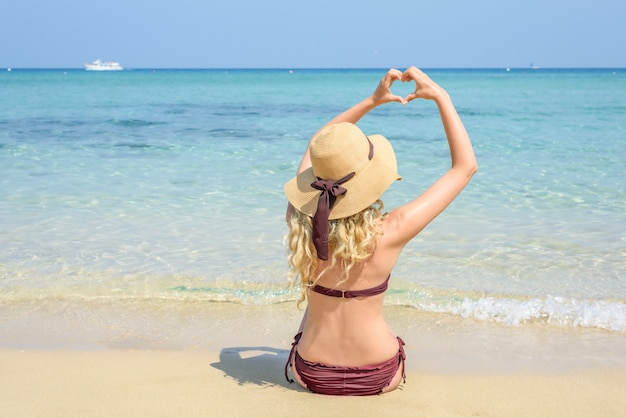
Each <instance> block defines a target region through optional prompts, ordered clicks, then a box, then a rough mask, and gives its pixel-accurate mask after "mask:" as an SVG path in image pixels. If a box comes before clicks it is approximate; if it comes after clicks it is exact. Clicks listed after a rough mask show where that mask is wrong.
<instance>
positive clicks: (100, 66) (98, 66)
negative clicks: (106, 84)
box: [85, 60, 124, 71]
mask: <svg viewBox="0 0 626 418" xmlns="http://www.w3.org/2000/svg"><path fill="white" fill-rule="evenodd" d="M123 69H124V68H122V66H121V65H120V63H119V62H112V61H107V62H103V61H100V60H95V61H94V62H92V63H91V64H85V70H87V71H120V70H123Z"/></svg>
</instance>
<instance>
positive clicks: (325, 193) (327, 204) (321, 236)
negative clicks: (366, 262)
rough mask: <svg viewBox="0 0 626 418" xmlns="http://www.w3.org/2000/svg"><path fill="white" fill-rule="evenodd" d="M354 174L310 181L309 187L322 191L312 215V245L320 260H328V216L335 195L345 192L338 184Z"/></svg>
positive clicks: (335, 197)
mask: <svg viewBox="0 0 626 418" xmlns="http://www.w3.org/2000/svg"><path fill="white" fill-rule="evenodd" d="M354 174H355V173H354V172H352V173H350V174H348V175H347V176H345V177H342V178H340V179H339V180H336V181H333V180H322V179H317V180H316V181H314V182H313V183H311V187H313V188H314V189H317V190H321V191H322V193H321V194H320V196H319V199H318V200H317V211H316V212H315V215H314V216H313V245H315V250H316V251H317V258H319V259H320V260H328V216H329V215H330V211H331V209H332V208H333V205H334V204H335V200H337V197H338V196H341V195H343V194H345V193H346V192H347V190H346V188H345V187H341V186H340V184H342V183H345V182H346V181H348V180H350V179H351V178H352V177H354Z"/></svg>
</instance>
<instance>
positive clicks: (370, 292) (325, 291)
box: [311, 275, 391, 299]
mask: <svg viewBox="0 0 626 418" xmlns="http://www.w3.org/2000/svg"><path fill="white" fill-rule="evenodd" d="M390 277H391V275H389V276H387V279H386V280H385V281H384V282H382V283H381V284H379V285H378V286H376V287H372V288H371V289H363V290H336V289H330V288H328V287H324V286H320V285H319V284H316V285H315V286H313V287H312V288H311V290H312V291H314V292H315V293H319V294H322V295H326V296H332V297H335V298H346V299H349V298H358V297H364V296H376V295H380V294H381V293H384V292H385V290H387V287H388V286H389V278H390Z"/></svg>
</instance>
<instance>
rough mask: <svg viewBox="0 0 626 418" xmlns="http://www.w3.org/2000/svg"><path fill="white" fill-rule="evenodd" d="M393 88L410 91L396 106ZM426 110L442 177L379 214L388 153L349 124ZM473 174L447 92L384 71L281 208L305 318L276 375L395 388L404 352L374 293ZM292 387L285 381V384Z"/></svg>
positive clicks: (308, 162) (314, 149) (322, 383)
mask: <svg viewBox="0 0 626 418" xmlns="http://www.w3.org/2000/svg"><path fill="white" fill-rule="evenodd" d="M395 81H404V82H414V83H415V91H414V92H413V93H411V94H409V95H408V96H406V97H405V98H402V97H400V96H397V95H394V94H393V93H392V92H391V86H392V84H393V83H394V82H395ZM417 98H420V99H427V100H433V101H434V102H435V104H436V105H437V107H438V109H439V113H440V116H441V120H442V122H443V127H444V129H445V132H446V136H447V139H448V145H449V148H450V156H451V159H452V165H451V167H450V169H449V170H448V171H447V172H446V173H445V174H444V175H443V176H442V177H441V178H439V180H437V181H436V182H435V183H434V184H433V185H432V186H430V187H429V188H428V190H426V191H425V192H424V193H422V194H421V195H420V196H419V197H417V198H416V199H415V200H413V201H411V202H409V203H407V204H405V205H404V206H401V207H399V208H397V209H395V210H393V211H392V212H390V213H388V214H383V204H382V202H381V201H380V200H379V198H380V197H381V196H382V194H383V192H384V191H385V190H386V189H387V188H388V187H389V186H390V185H391V184H392V183H393V182H394V181H395V180H399V179H400V176H399V175H398V173H397V165H396V158H395V154H394V152H393V148H392V146H391V144H390V143H389V142H388V141H387V140H386V139H385V138H384V137H383V136H381V135H371V136H369V137H368V136H366V135H365V134H364V133H363V132H361V130H360V129H359V128H357V127H356V126H355V125H354V124H355V123H357V122H358V121H359V120H360V119H361V118H362V117H363V116H364V115H365V114H367V113H368V112H369V111H371V110H372V109H374V108H375V107H377V106H380V105H382V104H385V103H389V102H400V103H402V104H406V103H408V102H410V101H412V100H414V99H417ZM476 170H477V164H476V159H475V157H474V151H473V149H472V145H471V142H470V139H469V137H468V135H467V132H466V131H465V128H464V126H463V123H462V122H461V119H460V118H459V116H458V114H457V112H456V110H455V108H454V105H453V104H452V101H451V100H450V97H449V96H448V94H447V92H446V91H445V90H444V89H443V88H441V87H440V86H439V85H437V84H436V83H435V82H433V81H432V80H431V79H430V78H429V77H428V76H427V75H426V74H424V73H423V72H422V71H420V70H419V69H417V68H415V67H411V68H409V69H407V70H406V71H404V72H400V71H398V70H396V69H391V70H389V71H388V72H387V74H386V75H385V76H384V77H383V79H382V80H381V81H380V83H379V84H378V87H377V88H376V90H375V91H374V93H373V94H372V95H371V96H370V97H368V98H367V99H365V100H363V101H362V102H360V103H358V104H356V105H355V106H353V107H351V108H350V109H348V110H346V111H345V112H343V113H341V114H340V115H338V116H337V117H335V118H334V119H332V120H331V121H330V122H329V123H328V124H326V125H325V126H324V127H323V128H322V129H321V130H320V131H318V132H317V133H316V134H315V135H314V136H313V138H312V139H311V141H310V143H309V146H308V147H307V150H306V152H305V153H304V156H303V158H302V162H301V164H300V167H299V169H298V174H297V176H296V177H295V178H293V179H292V180H291V181H289V182H288V183H287V184H286V185H285V194H286V195H287V199H288V200H289V206H288V209H287V223H288V226H289V232H288V235H287V245H288V249H289V266H290V268H291V273H292V275H294V276H297V277H299V279H300V282H301V290H302V299H301V300H300V302H302V301H304V300H305V299H306V300H307V309H306V312H305V314H304V318H303V319H302V324H301V325H300V330H299V332H298V334H297V335H296V338H295V341H294V343H293V345H292V350H291V355H290V357H289V360H288V363H287V365H286V366H285V376H286V377H287V379H288V380H290V379H289V377H288V376H287V368H288V366H291V369H292V372H293V375H294V378H295V380H296V381H297V382H298V383H299V384H300V385H302V386H303V387H304V388H307V389H309V390H310V391H312V392H316V393H322V394H329V395H374V394H380V393H383V392H388V391H391V390H393V389H395V388H397V387H398V385H399V384H400V383H401V381H402V379H403V378H404V350H403V345H404V343H403V342H402V340H401V339H400V338H399V337H396V336H395V335H394V333H393V332H392V331H391V329H390V328H389V326H388V325H387V323H386V322H385V319H384V318H383V312H382V311H383V309H382V308H383V293H384V291H385V290H386V289H387V284H388V281H389V277H390V273H391V270H392V269H393V266H394V265H395V263H396V261H397V260H398V257H399V256H400V252H401V251H402V249H403V247H404V246H405V245H406V244H407V243H408V242H409V241H410V240H411V239H412V238H413V237H415V236H416V235H417V234H418V233H419V232H420V231H421V230H422V229H423V228H424V227H425V226H426V225H427V224H428V223H429V222H430V221H432V220H433V219H434V218H435V217H436V216H437V215H439V214H440V213H441V212H442V211H443V210H444V209H445V208H446V207H447V206H448V205H449V204H450V203H451V202H452V200H454V198H455V197H456V196H457V195H458V194H459V193H460V192H461V190H463V188H464V187H465V186H466V185H467V184H468V182H469V181H470V179H471V178H472V176H473V174H474V173H475V172H476ZM290 381H292V380H290Z"/></svg>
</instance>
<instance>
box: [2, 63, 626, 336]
mask: <svg viewBox="0 0 626 418" xmlns="http://www.w3.org/2000/svg"><path fill="white" fill-rule="evenodd" d="M385 71H386V70H385V69H380V70H373V69H367V70H351V69H341V70H318V69H316V70H305V69H294V70H293V71H290V70H289V69H284V70H224V69H219V70H218V69H210V70H128V71H121V72H111V73H93V72H86V71H83V70H76V69H68V70H62V69H54V70H21V69H13V70H12V71H6V70H2V71H1V72H0V170H1V171H0V172H1V174H0V319H1V318H3V317H7V316H10V314H11V313H10V311H11V310H12V309H14V307H15V306H20V312H23V311H24V309H26V310H28V309H30V308H28V306H32V309H36V307H37V306H38V305H40V304H41V303H47V304H49V305H53V303H52V302H54V301H58V303H68V301H69V302H72V301H90V300H91V301H93V300H96V301H100V302H101V303H104V304H106V303H110V304H111V306H112V307H113V306H115V303H116V301H120V300H124V301H134V300H137V301H140V300H148V299H153V300H164V301H167V302H168V303H169V304H170V305H171V304H174V305H175V304H176V303H177V301H180V302H181V303H183V302H186V301H190V300H191V301H206V302H207V303H211V302H224V301H226V302H231V303H234V304H245V305H276V304H280V303H283V302H290V303H291V301H295V300H296V299H297V297H298V292H297V290H294V289H291V288H288V287H287V277H286V269H287V266H286V256H285V250H284V246H283V243H282V238H283V235H284V233H285V231H286V227H285V223H284V211H285V207H286V201H285V198H284V196H283V193H282V186H283V184H284V183H285V182H286V181H288V180H289V179H290V178H291V177H292V176H293V175H294V174H295V171H296V168H297V165H298V163H299V160H300V157H301V155H302V152H303V150H304V147H305V145H306V143H307V141H308V139H309V137H310V135H312V134H313V133H314V132H315V131H316V130H317V129H318V128H319V127H320V126H321V125H322V124H324V123H325V122H326V121H327V120H329V119H330V118H332V117H333V116H334V115H336V114H337V113H339V112H341V111H343V110H344V109H345V108H347V107H349V106H351V105H352V104H354V103H356V102H357V101H359V100H361V99H362V98H364V97H365V96H366V95H368V94H369V93H370V92H371V91H373V89H374V88H375V86H376V84H377V82H378V80H379V79H380V78H381V77H382V76H383V75H384V73H385ZM425 71H426V72H427V73H428V74H429V75H430V76H431V77H432V78H433V79H434V80H435V81H437V82H438V83H440V84H441V85H442V86H443V87H444V88H446V89H447V90H448V92H449V93H450V95H451V96H452V98H453V101H454V102H455V104H456V106H457V109H458V111H459V114H460V115H461V118H462V119H463V121H464V123H465V125H466V128H467V130H468V132H469V134H470V137H471V138H472V141H473V143H474V146H475V149H476V154H477V158H478V162H479V166H480V169H479V172H478V173H477V175H476V176H475V177H474V179H473V180H472V182H471V183H470V185H469V186H468V188H467V189H466V190H465V191H464V192H463V193H462V194H461V196H460V197H459V198H458V199H457V200H456V201H455V202H454V203H453V204H452V205H451V206H450V208H449V209H448V210H447V211H446V212H444V214H442V215H441V216H440V217H439V218H438V219H437V220H435V222H433V223H432V224H431V225H430V226H429V227H428V228H427V229H426V230H425V231H423V233H422V234H421V235H419V236H418V237H417V238H416V239H415V240H414V241H413V242H412V243H411V244H410V245H409V246H408V247H407V248H406V250H405V252H404V254H403V256H402V257H401V259H400V261H399V263H398V265H397V267H396V269H395V270H394V272H393V273H392V282H391V289H390V291H389V292H388V295H387V296H386V303H387V304H388V305H400V306H403V307H409V308H410V309H412V310H413V311H414V312H415V313H416V314H420V313H429V314H436V315H439V314H442V315H452V316H457V317H459V318H472V319H474V320H477V321H486V322H494V323H498V324H502V325H504V326H511V327H517V326H521V325H522V324H525V325H530V326H537V327H546V326H549V327H553V326H556V327H560V328H565V329H576V328H585V329H595V330H602V331H606V332H611V333H618V334H619V333H624V332H626V174H625V173H626V70H625V69H538V70H531V69H510V70H506V69H491V70H481V69H470V70H460V69H455V70H447V69H432V70H428V69H426V70H425ZM394 91H396V92H397V93H399V94H402V95H404V94H407V93H409V92H410V86H409V85H406V84H403V85H398V86H396V88H394ZM359 125H360V126H361V128H362V129H363V130H364V131H365V132H366V133H381V134H384V135H385V136H387V138H389V139H390V140H391V142H392V144H393V145H394V147H395V149H396V154H397V157H398V163H399V171H400V174H401V175H402V176H403V180H402V181H400V182H397V183H396V184H394V185H393V186H392V187H391V189H390V190H389V191H388V192H387V193H386V195H385V196H384V201H385V206H386V209H387V210H391V209H392V208H394V207H396V206H398V205H401V204H403V203H404V202H406V201H407V200H409V199H412V198H413V197H415V196H417V195H418V194H419V193H420V192H421V191H423V190H424V189H425V188H426V187H427V186H428V185H429V184H430V183H431V182H433V181H434V180H435V179H436V178H437V177H438V176H439V175H440V174H442V173H443V172H444V171H445V170H446V169H447V167H448V165H449V157H448V151H447V145H446V142H445V137H444V134H443V130H442V128H441V123H440V121H439V118H438V113H437V110H436V107H435V105H434V104H433V103H432V102H426V101H414V102H412V103H410V104H408V105H406V106H402V105H400V104H396V103H393V104H389V105H386V106H383V107H381V108H378V109H376V110H375V111H373V112H372V113H370V114H369V115H367V116H366V117H365V118H364V119H363V120H362V121H361V122H360V124H359ZM25 307H26V308H25ZM112 309H113V308H112ZM294 309H295V308H294Z"/></svg>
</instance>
